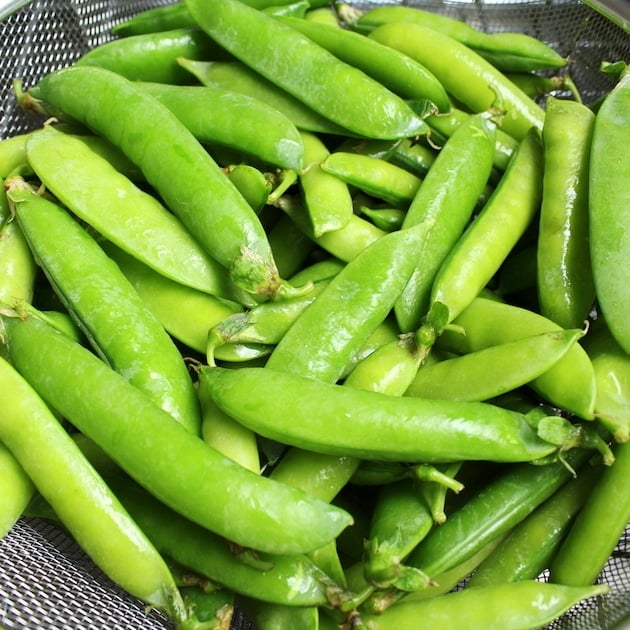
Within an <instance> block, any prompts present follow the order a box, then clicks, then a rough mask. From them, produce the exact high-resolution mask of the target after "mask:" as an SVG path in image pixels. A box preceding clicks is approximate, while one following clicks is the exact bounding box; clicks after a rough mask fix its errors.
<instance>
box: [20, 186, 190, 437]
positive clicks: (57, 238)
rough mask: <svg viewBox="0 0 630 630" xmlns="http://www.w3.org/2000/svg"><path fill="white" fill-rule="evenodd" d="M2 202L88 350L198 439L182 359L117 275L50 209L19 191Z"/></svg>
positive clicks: (68, 220)
mask: <svg viewBox="0 0 630 630" xmlns="http://www.w3.org/2000/svg"><path fill="white" fill-rule="evenodd" d="M9 196H10V199H11V201H12V203H13V205H14V207H15V209H16V215H17V217H18V221H19V223H20V226H21V228H22V230H23V231H24V235H25V237H26V239H27V242H28V244H29V247H30V248H31V249H32V251H33V253H34V255H35V256H36V257H37V259H38V261H39V264H40V265H41V267H42V269H43V270H44V273H45V274H46V277H47V278H48V279H49V281H50V283H51V285H52V286H53V287H54V289H55V292H56V294H57V295H58V297H59V299H60V300H61V301H62V302H63V303H64V305H66V307H67V308H68V311H69V312H70V313H71V314H72V316H73V317H74V318H75V320H76V321H77V323H78V325H79V327H80V328H81V329H82V331H83V332H84V333H85V335H86V336H87V338H88V339H89V341H90V343H91V344H92V347H93V348H94V349H95V350H96V352H98V353H99V355H100V356H101V357H103V359H104V360H106V361H107V362H108V363H109V364H110V365H111V366H112V367H113V369H115V370H116V371H118V372H119V373H120V374H121V375H122V376H123V377H124V378H125V379H127V380H128V381H129V382H130V383H132V384H133V385H134V386H135V387H138V388H139V389H141V390H142V391H143V392H144V393H145V395H148V396H150V398H151V400H152V401H153V402H154V404H156V405H159V406H160V407H162V408H163V409H164V410H166V411H168V413H169V414H171V416H172V417H173V418H175V419H176V420H177V421H178V422H181V423H182V424H183V426H185V427H186V428H187V429H188V430H189V431H191V432H192V433H194V434H195V435H198V434H199V425H200V414H199V405H198V402H197V398H196V396H195V391H194V389H193V383H192V380H191V378H190V375H189V374H188V370H187V368H186V365H185V364H184V362H183V360H182V356H181V354H180V353H179V351H178V350H177V348H176V346H175V345H174V344H173V342H172V340H171V339H170V337H169V336H168V335H167V334H166V332H165V331H164V329H163V328H162V326H161V325H160V323H159V322H158V321H157V320H156V319H155V318H154V317H153V314H152V313H151V312H150V311H148V309H147V308H146V307H145V305H144V303H143V302H142V300H141V299H140V297H139V296H138V294H137V293H136V292H135V290H134V289H133V287H132V285H131V284H130V283H129V281H128V280H127V279H126V277H125V276H124V275H123V274H122V272H121V271H120V269H119V268H118V267H117V266H116V264H115V263H114V262H113V261H111V260H110V259H109V258H108V257H107V255H106V254H105V252H104V251H103V250H102V249H101V248H100V247H99V245H98V243H97V242H96V241H95V240H94V238H93V237H92V236H90V235H89V234H88V232H86V231H85V230H84V229H83V227H82V226H81V225H79V223H77V222H76V221H75V220H74V219H73V218H72V217H71V216H70V215H69V214H68V213H67V212H66V211H65V210H64V209H63V208H61V207H60V206H58V205H57V204H55V203H53V202H52V201H49V200H47V199H44V198H42V197H39V196H38V195H36V194H35V193H33V192H32V191H31V190H29V189H28V188H24V187H22V188H17V187H16V188H13V189H11V190H10V191H9ZM79 262H80V268H79V269H77V267H76V265H77V264H78V263H79Z"/></svg>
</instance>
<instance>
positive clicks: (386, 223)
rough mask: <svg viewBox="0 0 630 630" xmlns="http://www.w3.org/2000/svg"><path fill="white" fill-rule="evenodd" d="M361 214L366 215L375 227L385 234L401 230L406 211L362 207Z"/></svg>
mask: <svg viewBox="0 0 630 630" xmlns="http://www.w3.org/2000/svg"><path fill="white" fill-rule="evenodd" d="M359 213H360V214H363V215H365V216H366V217H367V218H368V219H369V220H370V221H372V223H374V225H375V226H376V227H377V228H379V229H381V230H384V231H385V232H394V231H395V230H400V228H401V227H402V224H403V220H404V218H405V211H404V210H401V209H399V208H368V207H367V206H361V207H360V208H359Z"/></svg>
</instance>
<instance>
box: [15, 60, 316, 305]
mask: <svg viewBox="0 0 630 630" xmlns="http://www.w3.org/2000/svg"><path fill="white" fill-rule="evenodd" d="M88 92H89V94H90V98H89V104H88V101H86V99H85V95H86V94H87V93H88ZM112 99H114V102H115V103H117V106H118V109H117V112H118V115H117V116H112V115H111V112H112ZM28 102H30V103H31V104H33V105H35V106H36V107H40V108H43V109H44V110H45V109H46V108H50V109H52V110H54V111H55V112H58V113H59V115H60V116H61V117H62V118H63V117H68V118H71V119H74V120H78V121H81V122H82V123H84V124H88V126H89V127H90V128H91V129H92V130H93V131H95V132H96V133H98V134H99V135H102V136H104V137H105V138H107V139H108V140H109V141H110V142H112V144H114V145H115V146H118V147H119V148H120V149H121V150H122V151H123V153H125V155H127V156H128V157H129V159H130V160H131V161H132V162H134V163H136V164H138V166H139V167H140V169H141V170H142V172H143V173H144V175H145V176H146V179H147V182H148V183H149V184H151V185H152V186H153V187H154V188H155V190H156V191H157V192H158V193H159V195H160V197H161V198H162V199H163V200H164V202H165V204H166V205H167V207H169V209H170V210H172V212H173V214H175V215H176V216H177V217H178V218H179V219H180V220H181V221H182V223H183V224H184V225H185V226H186V227H187V228H188V229H189V230H190V232H191V234H192V235H193V236H195V237H196V238H198V239H199V242H200V243H201V244H202V246H203V247H204V248H206V250H207V252H208V253H209V254H210V255H211V256H212V257H214V258H216V260H217V261H218V262H220V263H221V264H222V265H223V266H224V267H225V268H226V269H227V270H228V273H229V275H230V278H231V280H232V281H233V282H234V284H236V285H237V286H239V287H240V288H241V289H243V290H244V291H248V292H250V293H252V294H255V295H259V296H264V297H267V298H275V297H278V296H280V295H285V294H286V293H287V292H288V293H289V294H290V293H295V292H296V291H298V290H297V289H295V288H294V287H289V286H288V285H287V283H286V282H284V281H283V280H282V279H281V278H280V277H279V274H278V270H277V267H276V265H275V262H274V260H273V255H272V252H271V248H270V246H269V242H268V240H267V235H266V233H265V230H264V228H263V226H262V224H261V223H260V220H259V218H258V217H257V215H256V213H255V212H254V211H253V210H252V208H251V207H250V206H249V204H248V203H247V201H246V200H245V199H244V198H243V196H242V195H241V194H240V193H239V192H238V190H237V189H236V188H235V186H234V185H233V184H232V183H231V182H230V181H229V180H228V178H227V177H226V176H225V174H224V173H223V172H222V171H221V169H220V168H219V166H218V165H217V164H216V162H215V161H214V160H213V159H212V158H211V157H210V155H209V154H208V152H207V151H206V150H205V148H204V147H203V146H202V145H201V144H200V143H199V141H198V140H197V139H196V138H195V137H194V136H193V135H192V134H191V133H190V131H188V129H187V128H186V127H185V126H184V124H183V123H181V122H180V121H179V120H178V119H177V118H176V116H175V115H174V114H173V113H172V112H171V111H170V110H169V109H168V108H167V107H166V106H164V105H162V103H160V102H159V101H158V100H157V99H155V98H154V97H153V96H151V95H150V94H147V93H146V92H144V91H143V90H142V89H141V88H140V87H138V86H136V85H135V84H134V83H133V82H132V81H130V80H128V79H126V78H124V77H123V76H121V75H119V74H117V73H115V72H113V71H110V70H106V69H104V68H99V67H94V66H87V65H75V66H72V67H69V68H63V69H61V70H58V71H56V72H53V73H50V74H48V75H46V76H45V77H44V78H42V79H41V80H40V81H39V82H38V83H37V85H36V86H33V87H32V88H31V90H30V92H29V95H23V96H22V103H23V104H24V105H25V106H26V104H27V103H28ZM140 110H142V111H143V116H141V117H139V116H137V115H136V112H137V111H140ZM131 130H134V131H133V132H132V131H131ZM155 155H160V156H161V159H160V160H155V159H153V157H154V156H155ZM302 290H304V289H302ZM306 290H308V288H306Z"/></svg>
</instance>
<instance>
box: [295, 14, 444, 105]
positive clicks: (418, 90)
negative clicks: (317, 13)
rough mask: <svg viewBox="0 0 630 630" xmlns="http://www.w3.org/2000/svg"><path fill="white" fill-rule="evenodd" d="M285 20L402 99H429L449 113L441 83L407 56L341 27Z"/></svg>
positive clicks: (298, 20)
mask: <svg viewBox="0 0 630 630" xmlns="http://www.w3.org/2000/svg"><path fill="white" fill-rule="evenodd" d="M283 21H284V23H285V24H288V25H289V26H291V27H293V28H295V29H296V30H298V31H300V32H301V33H304V34H305V35H306V36H307V37H309V38H310V39H312V40H313V41H314V42H316V43H317V44H319V45H320V46H323V47H324V48H326V50H328V51H330V52H331V53H332V54H333V55H335V56H336V57H338V58H339V59H341V60H342V61H345V62H346V63H349V64H350V65H352V66H354V67H355V68H359V69H360V70H362V71H363V72H365V73H366V74H368V75H369V76H371V77H373V78H374V79H376V80H377V81H379V82H380V83H382V84H383V85H385V86H386V87H388V88H389V89H390V90H392V92H395V93H396V94H398V95H399V96H401V97H402V98H404V99H409V100H428V101H430V102H431V103H433V105H434V106H435V107H436V108H437V109H438V110H439V111H443V112H444V111H448V110H449V108H450V101H449V98H448V95H447V93H446V90H445V89H444V87H443V86H442V84H441V83H440V82H439V81H438V80H437V79H436V78H435V76H433V74H432V73H431V72H429V71H428V70H427V69H426V68H425V67H424V66H422V65H421V64H420V63H418V62H417V61H415V60H413V59H411V58H410V57H408V56H407V55H404V54H402V53H400V52H398V51H397V50H394V49H393V48H389V47H388V46H383V45H382V44H379V43H378V42H375V41H374V40H371V39H369V38H367V37H363V36H362V35H360V34H358V33H354V32H352V31H351V30H350V29H342V28H339V26H338V25H337V26H331V25H326V24H321V23H319V22H313V21H309V20H300V19H297V18H283Z"/></svg>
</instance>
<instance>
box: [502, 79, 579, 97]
mask: <svg viewBox="0 0 630 630" xmlns="http://www.w3.org/2000/svg"><path fill="white" fill-rule="evenodd" d="M505 75H506V76H507V78H508V79H509V80H510V81H512V83H515V84H516V85H518V87H520V88H521V90H523V92H525V94H527V95H528V96H530V97H531V98H538V97H541V96H543V97H544V96H552V95H553V93H554V92H557V91H566V90H568V91H569V92H571V94H572V96H573V98H574V99H575V100H576V101H577V102H578V103H579V102H581V97H580V94H579V92H578V90H577V87H576V86H575V85H574V84H573V81H572V80H571V79H570V78H569V77H567V76H561V75H557V76H547V75H543V74H536V73H535V72H527V71H519V72H505Z"/></svg>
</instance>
